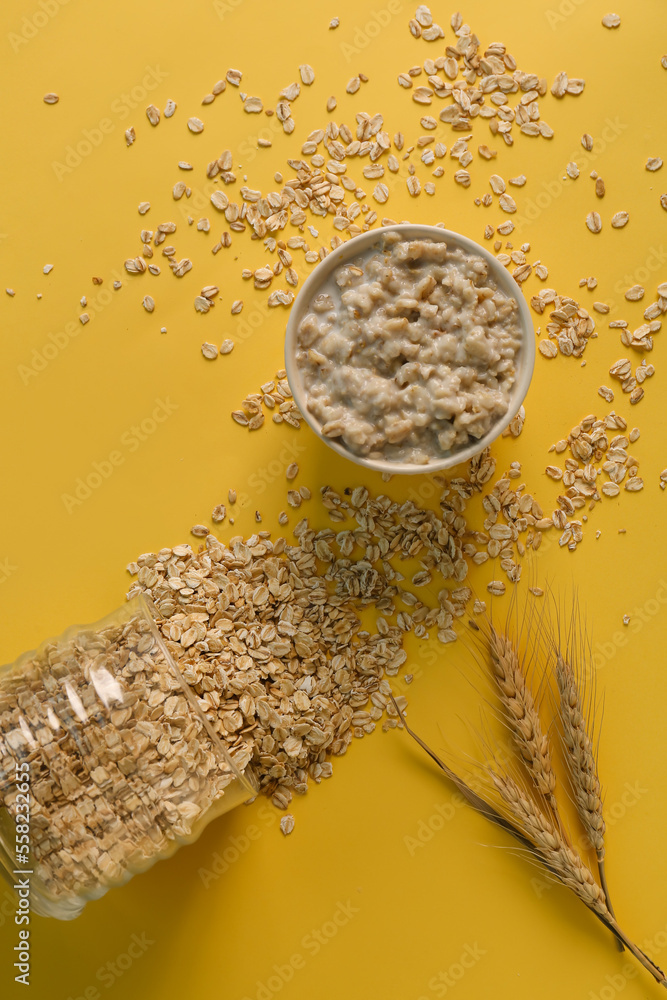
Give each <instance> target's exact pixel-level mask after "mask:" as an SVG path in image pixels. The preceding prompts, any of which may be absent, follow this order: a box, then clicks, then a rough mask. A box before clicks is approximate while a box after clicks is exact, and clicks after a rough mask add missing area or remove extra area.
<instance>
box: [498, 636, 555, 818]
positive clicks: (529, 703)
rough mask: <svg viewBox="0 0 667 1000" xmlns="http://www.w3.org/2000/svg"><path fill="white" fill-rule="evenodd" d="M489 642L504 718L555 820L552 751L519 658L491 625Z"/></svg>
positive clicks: (507, 640)
mask: <svg viewBox="0 0 667 1000" xmlns="http://www.w3.org/2000/svg"><path fill="white" fill-rule="evenodd" d="M488 639H489V648H490V650H491V664H492V667H493V675H494V678H495V681H496V684H497V686H498V690H499V692H500V700H501V702H502V706H503V710H504V715H505V719H506V721H507V723H508V725H509V727H510V729H511V731H512V734H513V736H514V739H515V741H516V743H517V746H518V748H519V751H520V753H521V756H522V758H523V760H524V762H525V764H526V766H527V768H528V770H529V772H530V775H531V777H532V779H533V782H534V784H535V787H536V788H537V790H538V791H539V792H540V794H542V795H543V796H544V798H545V799H546V801H547V802H548V803H549V805H550V807H551V809H552V810H553V813H554V815H555V816H556V817H557V816H558V805H557V803H556V796H555V791H556V775H555V772H554V769H553V765H552V763H551V750H550V748H549V742H548V740H547V737H546V735H545V734H544V733H543V732H542V723H541V722H540V717H539V714H538V712H537V709H536V708H535V702H534V701H533V696H532V695H531V693H530V691H529V690H528V687H527V685H526V678H525V676H524V673H523V670H522V668H521V662H520V660H519V656H518V654H517V651H516V649H515V648H514V646H513V645H512V643H511V642H510V640H509V639H508V637H507V636H506V635H503V634H501V633H500V632H498V631H496V629H495V628H494V627H493V626H491V628H490V631H489V636H488Z"/></svg>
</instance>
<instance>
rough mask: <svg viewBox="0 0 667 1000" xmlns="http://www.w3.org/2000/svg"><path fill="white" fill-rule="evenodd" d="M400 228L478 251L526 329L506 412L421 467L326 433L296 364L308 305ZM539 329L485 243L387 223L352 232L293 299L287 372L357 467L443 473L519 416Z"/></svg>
mask: <svg viewBox="0 0 667 1000" xmlns="http://www.w3.org/2000/svg"><path fill="white" fill-rule="evenodd" d="M388 232H397V233H399V234H400V235H401V236H402V237H403V238H404V239H425V238H428V239H433V240H435V241H437V242H445V243H449V244H452V245H454V246H457V247H460V248H461V249H462V250H465V251H466V252H467V253H473V254H476V255H477V256H480V257H482V258H483V259H484V260H485V261H486V262H487V264H488V265H489V269H490V272H491V273H492V274H493V277H494V278H495V279H496V281H497V282H498V286H499V288H501V290H502V291H503V292H505V294H506V295H509V296H511V297H512V298H513V299H515V301H516V302H517V304H518V307H519V322H520V327H521V348H520V351H519V361H518V365H517V375H516V379H515V382H514V385H513V387H512V393H511V396H510V403H509V406H508V409H507V412H506V413H505V414H504V416H503V417H502V418H501V419H500V420H498V421H497V422H496V423H494V425H493V427H492V428H491V429H490V430H489V431H487V433H486V434H485V435H484V436H483V437H481V438H479V439H478V440H476V441H473V442H472V443H471V444H468V445H466V447H465V448H461V449H459V450H457V451H455V452H452V453H451V454H450V455H447V456H444V457H443V458H440V459H437V460H435V461H432V462H427V463H426V464H424V465H418V464H415V463H412V462H391V461H388V460H384V459H371V458H365V457H364V456H363V455H355V454H353V452H351V451H349V450H348V449H347V448H346V447H345V446H344V445H342V444H340V443H339V442H338V440H337V439H336V438H327V437H325V436H324V435H323V434H322V431H321V425H320V424H319V423H318V421H317V420H316V419H315V418H314V417H313V416H312V414H311V413H309V412H308V408H307V405H306V393H305V389H304V386H303V383H302V381H301V378H300V374H299V370H298V368H297V364H296V335H297V328H298V325H299V323H300V322H301V319H302V318H303V314H304V313H305V312H306V309H307V306H308V305H309V304H310V302H311V301H312V299H313V298H314V297H315V295H316V294H317V292H318V290H319V289H320V287H321V286H322V285H323V284H324V283H325V282H326V281H327V280H328V278H329V277H330V275H331V272H332V271H333V270H334V268H336V267H338V266H340V265H341V264H344V263H348V262H349V261H350V260H351V259H353V258H354V257H357V256H358V255H359V254H362V253H364V252H365V251H367V250H368V249H369V248H371V247H372V246H373V245H374V244H375V243H379V241H380V239H381V238H382V236H383V234H385V233H388ZM535 353H536V351H535V329H534V326H533V320H532V317H531V314H530V310H529V308H528V303H527V302H526V299H525V297H524V295H523V292H522V291H521V289H520V287H519V285H518V284H517V282H516V281H515V280H514V278H513V277H512V275H511V274H510V273H509V271H508V270H507V269H506V268H505V267H504V265H502V264H501V263H499V261H498V260H497V259H496V258H495V257H494V256H493V254H491V253H490V251H489V250H487V249H486V247H483V246H480V244H479V243H475V241H474V240H471V239H470V238H469V237H468V236H464V235H463V234H462V233H457V232H456V231H455V230H453V229H445V228H444V227H443V226H435V225H427V224H421V223H412V222H410V223H408V222H401V223H397V224H396V225H392V226H382V227H380V228H378V229H371V230H368V232H365V233H360V234H359V235H358V236H353V237H352V239H350V240H347V241H346V242H345V243H342V244H341V246H339V247H337V248H336V249H335V250H333V251H332V252H331V253H330V254H328V255H327V256H326V257H325V258H324V260H322V261H321V262H320V263H319V264H318V265H317V266H316V268H315V269H314V271H312V272H311V273H310V274H309V275H308V277H307V278H306V280H305V281H304V283H303V285H302V286H301V289H300V290H299V292H298V294H297V296H296V299H295V300H294V302H293V303H292V307H291V310H290V314H289V318H288V320H287V327H286V330H285V371H286V372H287V381H288V382H289V386H290V389H291V392H292V396H293V398H294V402H295V403H296V405H297V406H298V408H299V410H300V411H301V413H302V415H303V418H304V420H305V421H306V423H307V424H308V426H309V427H310V428H311V429H312V430H313V431H314V432H315V434H317V436H318V437H319V438H320V440H321V441H323V442H324V443H325V444H326V445H328V446H329V447H330V448H332V449H333V451H335V452H337V453H338V454H339V455H342V456H343V457H344V458H347V459H349V460H350V461H351V462H354V463H355V464H357V465H361V466H363V467H364V468H366V469H373V470H374V471H376V472H386V473H390V474H391V475H419V474H421V475H429V474H431V473H434V472H441V471H442V470H443V469H451V468H453V467H454V466H455V465H461V464H462V463H463V462H467V461H468V460H469V459H471V458H472V457H473V456H474V455H478V454H479V453H480V452H481V451H483V450H484V448H486V447H488V445H490V444H491V442H492V441H495V440H496V438H498V437H500V435H501V434H502V432H503V431H504V430H506V428H507V427H508V426H509V424H510V423H511V422H512V420H513V419H514V417H515V416H516V415H517V413H518V412H519V410H520V408H521V406H522V404H523V401H524V399H525V398H526V395H527V393H528V387H529V386H530V382H531V379H532V376H533V370H534V367H535Z"/></svg>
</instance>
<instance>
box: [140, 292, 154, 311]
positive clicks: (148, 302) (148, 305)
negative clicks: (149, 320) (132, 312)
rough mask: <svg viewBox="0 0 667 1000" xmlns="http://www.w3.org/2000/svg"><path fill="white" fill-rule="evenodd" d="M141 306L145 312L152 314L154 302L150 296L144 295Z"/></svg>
mask: <svg viewBox="0 0 667 1000" xmlns="http://www.w3.org/2000/svg"><path fill="white" fill-rule="evenodd" d="M142 305H143V307H144V309H145V310H146V312H149V313H152V312H153V310H154V309H155V301H154V300H153V297H152V296H151V295H144V297H143V301H142Z"/></svg>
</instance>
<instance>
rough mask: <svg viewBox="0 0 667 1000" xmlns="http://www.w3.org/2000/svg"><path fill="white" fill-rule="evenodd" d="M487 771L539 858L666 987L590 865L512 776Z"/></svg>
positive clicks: (664, 980)
mask: <svg viewBox="0 0 667 1000" xmlns="http://www.w3.org/2000/svg"><path fill="white" fill-rule="evenodd" d="M488 771H489V775H490V777H491V779H492V781H493V783H494V785H495V786H496V789H497V790H498V794H499V795H500V797H501V799H502V800H503V802H504V803H505V805H506V806H507V808H508V810H509V812H510V813H511V814H512V817H513V822H514V825H516V826H517V827H518V828H519V829H520V830H521V831H522V833H523V834H524V836H525V837H526V839H527V840H529V841H530V842H531V844H532V845H533V850H534V852H535V853H536V854H537V855H538V857H540V858H541V859H542V861H543V862H544V864H545V865H546V866H547V867H548V868H549V870H550V871H551V872H553V874H554V875H555V876H556V877H557V878H558V879H559V880H560V881H561V882H562V883H563V885H565V886H567V888H568V889H571V890H572V892H573V893H574V894H575V896H578V898H579V899H580V900H581V901H582V902H583V903H585V904H586V906H588V907H589V909H591V910H593V912H594V913H596V914H597V915H598V916H599V917H600V919H601V920H602V921H603V923H605V924H606V925H607V927H609V929H610V930H612V931H613V932H614V934H615V935H616V937H617V940H620V941H622V942H623V944H624V945H625V946H626V947H627V948H628V949H629V950H630V951H631V952H632V954H633V955H634V956H635V958H636V959H637V960H638V961H639V962H641V964H642V965H643V966H644V968H645V969H647V970H648V972H650V973H651V975H652V976H653V977H654V979H655V980H656V981H657V982H659V983H660V984H661V985H662V986H665V987H667V980H666V979H665V974H664V972H663V971H662V969H661V968H660V967H659V966H657V965H656V964H655V963H654V962H652V961H651V959H650V958H649V957H648V955H646V954H644V952H643V951H642V950H641V948H638V947H637V945H636V944H634V943H633V942H632V941H631V940H630V938H629V937H628V936H627V935H626V934H625V932H624V931H622V930H621V928H620V927H619V926H618V924H617V922H616V918H615V916H614V914H613V913H612V912H611V910H610V909H609V907H608V905H607V899H606V896H605V893H604V891H603V889H601V888H600V886H599V885H598V884H597V882H596V881H595V878H594V876H593V873H592V872H591V870H590V868H589V867H588V866H587V865H585V864H584V862H583V861H582V859H581V858H580V857H579V855H578V854H577V852H576V851H575V850H574V849H573V848H572V847H570V845H569V844H568V843H567V842H566V841H565V840H564V839H563V837H562V836H561V833H560V831H559V830H558V828H557V827H556V826H555V825H554V824H553V823H552V822H551V820H550V819H549V818H548V817H547V816H546V815H545V814H544V813H543V812H542V810H541V809H539V808H538V807H537V806H536V805H535V803H534V802H533V801H532V800H531V799H530V798H528V796H527V795H525V794H524V792H523V791H522V790H521V787H520V786H519V785H518V784H517V782H516V781H515V780H514V779H513V778H511V777H510V776H509V775H506V774H503V775H500V774H497V773H496V772H495V771H493V770H492V769H491V768H489V769H488Z"/></svg>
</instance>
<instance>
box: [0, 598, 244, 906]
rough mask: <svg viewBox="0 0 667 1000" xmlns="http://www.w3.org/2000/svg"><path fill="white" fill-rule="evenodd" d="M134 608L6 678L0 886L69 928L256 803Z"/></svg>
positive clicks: (10, 669)
mask: <svg viewBox="0 0 667 1000" xmlns="http://www.w3.org/2000/svg"><path fill="white" fill-rule="evenodd" d="M246 763H247V760H246V759H240V758H239V757H237V758H236V760H235V759H232V757H231V756H230V754H229V753H228V752H227V750H226V749H225V748H224V746H223V744H222V743H221V741H220V740H219V738H218V737H217V736H216V735H215V733H214V732H213V730H212V729H211V727H210V725H209V723H208V721H207V720H206V718H205V717H204V714H203V712H202V711H201V709H200V708H199V705H198V704H197V700H196V698H195V696H194V694H193V693H192V691H191V690H190V688H189V687H188V686H187V684H186V683H185V681H184V680H183V678H182V677H181V673H180V671H179V669H178V667H177V666H176V664H175V663H174V661H173V659H172V657H171V656H170V654H169V652H168V650H167V648H166V647H165V645H164V643H163V641H162V638H161V636H160V634H159V632H158V630H157V628H156V626H155V622H154V609H153V607H152V605H151V604H150V602H149V601H148V600H147V598H145V597H144V596H143V595H139V596H137V597H134V598H133V599H132V600H131V601H128V602H127V603H126V604H125V605H123V607H121V608H119V609H118V610H117V611H115V612H114V613H113V614H111V615H109V616H107V617H106V618H103V619H102V620H101V621H99V622H97V623H96V624H94V625H86V626H81V625H77V626H72V627H71V628H69V629H68V630H67V631H66V632H64V633H63V634H62V635H61V636H60V637H59V638H57V639H52V640H49V641H47V642H45V643H42V645H41V646H40V647H39V649H37V650H35V651H33V652H30V653H25V654H24V655H23V656H21V657H19V659H18V660H16V662H15V663H14V664H11V665H9V666H6V667H2V668H0V873H2V874H3V875H4V876H5V877H6V878H7V879H8V881H9V883H10V885H12V886H14V887H17V885H18V886H19V887H25V886H27V887H28V888H27V891H26V890H25V888H24V889H23V891H19V893H18V895H19V901H20V902H19V905H20V906H22V907H27V906H28V903H27V902H25V900H26V899H27V898H28V899H29V907H30V909H31V910H32V911H33V912H34V913H39V914H41V915H42V916H52V917H57V918H59V919H61V920H70V919H72V918H74V917H76V916H78V914H79V913H80V912H81V910H82V909H83V907H84V906H85V904H86V902H87V901H88V900H89V899H96V898H98V897H99V896H102V895H103V894H104V893H105V892H106V891H107V890H108V889H110V888H111V887H113V886H118V885H121V884H122V883H124V882H126V881H127V880H128V879H129V878H131V877H132V875H134V874H136V873H137V872H140V871H144V870H145V869H147V868H149V867H150V866H151V865H152V864H154V863H155V862H156V861H158V860H159V859H161V858H166V857H169V855H171V854H173V852H174V851H175V850H176V849H177V848H178V846H179V845H180V844H184V843H191V842H192V841H193V840H195V839H196V838H197V837H198V836H199V834H200V833H201V831H202V830H203V828H204V827H205V826H206V825H207V824H208V823H209V822H210V820H212V819H213V818H214V817H215V816H219V815H220V814H221V813H224V812H227V810H229V809H231V808H233V807H234V806H235V805H238V804H239V803H241V802H245V801H247V800H248V799H249V798H251V797H252V796H253V795H255V794H256V788H255V787H254V786H253V782H252V779H251V778H249V777H248V776H247V775H246V774H244V773H243V772H244V769H245V765H246Z"/></svg>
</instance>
